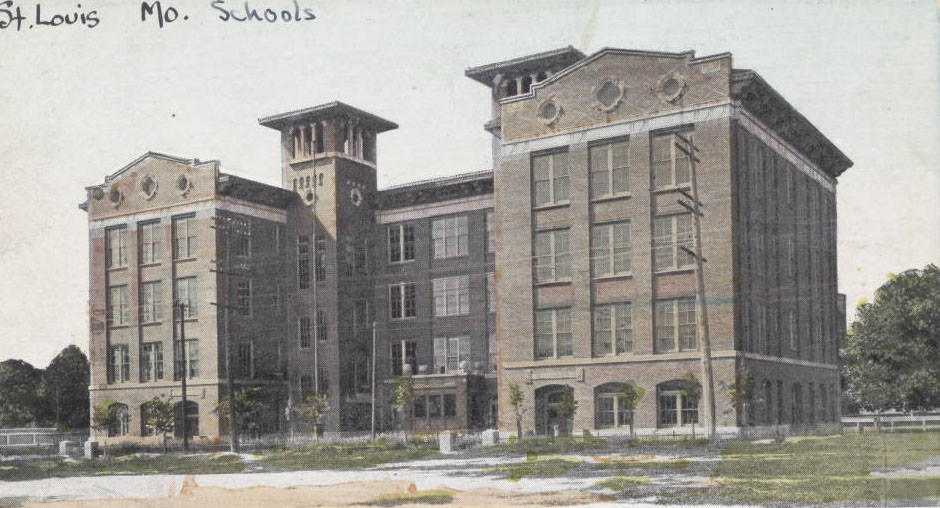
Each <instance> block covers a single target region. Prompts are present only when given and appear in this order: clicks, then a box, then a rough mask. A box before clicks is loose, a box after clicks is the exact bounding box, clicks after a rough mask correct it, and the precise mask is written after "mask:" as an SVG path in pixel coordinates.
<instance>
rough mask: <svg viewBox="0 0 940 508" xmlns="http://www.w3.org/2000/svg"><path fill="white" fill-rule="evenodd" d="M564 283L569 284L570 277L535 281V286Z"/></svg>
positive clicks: (561, 284)
mask: <svg viewBox="0 0 940 508" xmlns="http://www.w3.org/2000/svg"><path fill="white" fill-rule="evenodd" d="M566 284H571V279H560V280H545V281H538V282H535V287H550V286H564V285H566Z"/></svg>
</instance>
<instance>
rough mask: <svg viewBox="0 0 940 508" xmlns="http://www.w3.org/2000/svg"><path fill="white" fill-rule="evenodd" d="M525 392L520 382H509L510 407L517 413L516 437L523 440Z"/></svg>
mask: <svg viewBox="0 0 940 508" xmlns="http://www.w3.org/2000/svg"><path fill="white" fill-rule="evenodd" d="M524 404H525V392H523V391H522V388H520V387H519V383H509V407H511V408H512V411H513V413H514V414H515V415H516V438H517V439H518V440H519V441H522V415H523V414H525V407H523V405H524Z"/></svg>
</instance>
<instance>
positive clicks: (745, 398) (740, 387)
mask: <svg viewBox="0 0 940 508" xmlns="http://www.w3.org/2000/svg"><path fill="white" fill-rule="evenodd" d="M728 398H730V399H731V402H732V403H733V404H734V405H735V408H737V409H740V411H741V418H742V420H741V422H742V423H743V424H744V425H745V426H747V425H748V423H749V422H748V421H747V415H748V414H749V413H750V409H751V401H752V400H754V377H753V376H751V374H750V373H749V372H748V371H747V370H742V371H741V372H738V373H737V375H735V377H734V384H733V385H731V387H730V388H729V389H728Z"/></svg>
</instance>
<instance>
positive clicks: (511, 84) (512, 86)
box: [506, 79, 519, 97]
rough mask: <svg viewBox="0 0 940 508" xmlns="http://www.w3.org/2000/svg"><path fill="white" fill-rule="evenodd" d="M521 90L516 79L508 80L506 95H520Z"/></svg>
mask: <svg viewBox="0 0 940 508" xmlns="http://www.w3.org/2000/svg"><path fill="white" fill-rule="evenodd" d="M518 94H519V90H518V89H517V88H516V80H515V79H509V80H507V81H506V97H512V96H513V95H518Z"/></svg>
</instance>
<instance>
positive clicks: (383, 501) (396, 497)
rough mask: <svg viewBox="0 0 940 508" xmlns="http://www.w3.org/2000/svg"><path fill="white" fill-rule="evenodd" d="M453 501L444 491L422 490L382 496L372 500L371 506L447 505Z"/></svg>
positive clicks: (449, 494)
mask: <svg viewBox="0 0 940 508" xmlns="http://www.w3.org/2000/svg"><path fill="white" fill-rule="evenodd" d="M453 499H454V494H452V493H451V492H448V491H446V490H424V491H420V492H407V493H404V494H402V493H396V494H382V495H381V496H378V497H376V498H375V499H374V500H372V502H371V503H369V504H373V505H378V506H398V505H402V504H417V503H420V504H447V503H449V502H451V501H452V500H453Z"/></svg>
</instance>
